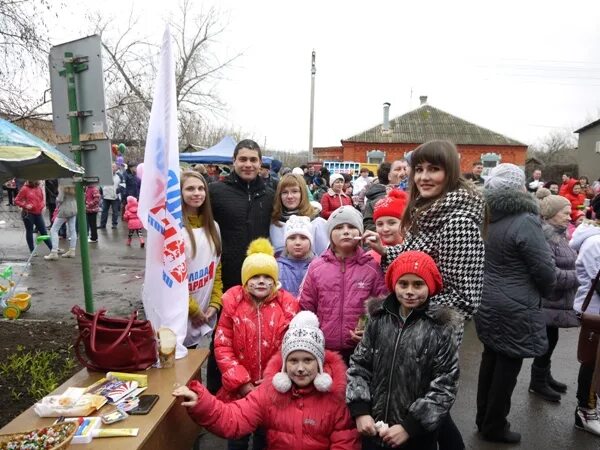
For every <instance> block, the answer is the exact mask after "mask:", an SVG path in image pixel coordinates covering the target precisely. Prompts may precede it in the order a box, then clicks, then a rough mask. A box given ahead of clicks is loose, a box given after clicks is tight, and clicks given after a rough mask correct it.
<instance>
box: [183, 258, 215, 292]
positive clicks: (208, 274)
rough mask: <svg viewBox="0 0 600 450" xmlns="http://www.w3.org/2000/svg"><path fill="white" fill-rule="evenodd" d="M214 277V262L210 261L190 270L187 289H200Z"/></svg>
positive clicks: (193, 290)
mask: <svg viewBox="0 0 600 450" xmlns="http://www.w3.org/2000/svg"><path fill="white" fill-rule="evenodd" d="M214 277H215V263H214V261H213V262H211V263H210V265H208V266H207V267H205V268H203V269H200V270H196V271H195V272H191V273H190V274H189V276H188V290H189V291H190V293H191V292H195V291H197V290H199V289H202V288H203V287H204V286H205V285H206V284H207V283H209V282H210V281H211V280H212V279H213V278H214Z"/></svg>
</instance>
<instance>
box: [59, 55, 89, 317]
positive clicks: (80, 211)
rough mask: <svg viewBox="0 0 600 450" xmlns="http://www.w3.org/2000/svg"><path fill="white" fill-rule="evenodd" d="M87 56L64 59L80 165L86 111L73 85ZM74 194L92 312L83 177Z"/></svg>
mask: <svg viewBox="0 0 600 450" xmlns="http://www.w3.org/2000/svg"><path fill="white" fill-rule="evenodd" d="M86 62H87V57H78V58H74V57H73V53H70V52H66V53H65V59H64V68H65V78H66V80H67V95H68V97H69V114H68V116H69V122H70V128H71V151H72V152H73V154H74V156H75V162H76V163H77V164H79V165H81V159H82V158H81V152H82V148H81V141H80V137H79V117H83V116H85V115H86V112H83V111H78V110H77V90H76V85H75V73H79V72H82V71H84V70H87V64H85V63H86ZM75 194H76V196H77V224H78V227H79V230H78V232H79V249H80V251H81V270H82V272H83V293H84V296H85V310H86V311H87V312H89V313H93V312H94V299H93V296H92V277H91V273H90V252H89V246H88V240H87V218H86V214H85V194H84V191H83V179H82V178H81V177H78V178H76V179H75Z"/></svg>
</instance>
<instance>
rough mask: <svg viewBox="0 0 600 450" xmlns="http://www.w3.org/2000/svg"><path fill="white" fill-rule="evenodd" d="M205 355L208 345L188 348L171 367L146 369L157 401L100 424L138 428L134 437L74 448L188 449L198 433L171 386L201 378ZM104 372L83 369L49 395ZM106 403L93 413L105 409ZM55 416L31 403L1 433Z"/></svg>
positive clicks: (84, 384) (44, 423) (46, 421)
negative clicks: (44, 413)
mask: <svg viewBox="0 0 600 450" xmlns="http://www.w3.org/2000/svg"><path fill="white" fill-rule="evenodd" d="M207 357H208V350H207V349H197V350H190V351H189V352H188V356H187V357H185V358H183V359H179V360H176V361H175V366H174V367H173V368H171V369H149V370H146V371H144V372H140V373H144V374H147V375H148V389H146V390H145V391H144V392H143V394H158V395H159V396H160V398H159V400H158V402H156V404H155V405H154V407H153V408H152V411H150V413H149V414H147V415H145V416H129V417H128V418H127V419H126V420H123V421H121V422H117V423H115V424H112V425H104V424H103V425H102V427H103V428H139V429H140V432H139V434H138V435H137V436H136V437H114V438H97V439H93V440H92V442H91V443H90V444H77V445H75V444H73V445H72V446H71V448H73V449H77V448H81V449H82V450H83V449H86V450H87V449H94V450H96V449H110V450H135V449H143V450H165V449H173V450H179V449H182V450H187V449H191V448H192V445H193V443H194V440H195V439H196V437H197V436H198V434H199V433H200V430H201V428H200V426H198V425H196V424H195V423H194V422H193V421H192V420H191V419H190V418H189V417H188V414H187V411H186V409H185V408H184V407H183V406H181V404H180V403H181V400H177V399H176V398H175V397H173V396H172V395H171V393H172V392H173V389H175V388H176V387H177V386H182V385H185V384H187V383H188V381H190V380H192V379H200V367H201V366H202V364H203V363H204V361H205V360H206V358H207ZM104 375H105V373H102V372H91V371H90V372H88V370H87V369H83V370H81V371H80V372H78V373H76V374H75V375H73V376H72V377H71V378H70V379H69V380H67V381H66V382H65V383H63V384H62V385H61V386H60V387H59V388H58V389H56V390H55V391H54V392H52V395H57V394H61V393H63V392H64V391H65V390H66V389H67V388H68V387H87V386H90V385H91V384H93V383H94V382H95V381H97V380H99V379H100V378H102V377H103V376H104ZM104 410H106V407H104V408H102V409H100V411H99V412H97V413H96V414H94V415H99V414H98V413H100V412H102V413H103V412H104ZM55 420H56V418H41V417H38V415H37V414H36V413H35V412H34V411H33V406H32V407H31V408H29V409H28V410H27V411H25V412H24V413H22V414H21V415H20V416H18V417H17V418H15V419H14V420H13V421H12V422H10V423H9V424H8V425H6V426H5V427H4V428H2V429H1V430H0V434H7V433H17V432H20V431H27V430H32V429H35V428H40V427H44V426H47V425H50V424H52V423H53V422H54V421H55Z"/></svg>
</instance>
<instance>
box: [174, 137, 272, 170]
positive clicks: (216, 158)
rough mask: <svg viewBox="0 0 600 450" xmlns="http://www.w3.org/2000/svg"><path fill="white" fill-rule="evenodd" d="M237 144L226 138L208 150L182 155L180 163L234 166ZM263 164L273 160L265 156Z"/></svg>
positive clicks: (230, 138)
mask: <svg viewBox="0 0 600 450" xmlns="http://www.w3.org/2000/svg"><path fill="white" fill-rule="evenodd" d="M236 145H237V142H235V139H233V138H232V137H231V136H225V137H224V138H223V139H221V141H220V142H219V143H218V144H216V145H213V146H212V147H210V148H207V149H206V150H200V151H199V152H193V153H181V154H180V155H179V161H182V162H186V163H190V164H198V163H202V164H232V163H233V150H234V149H235V146H236ZM262 160H263V162H266V163H269V164H270V163H271V161H272V160H273V158H270V157H268V156H263V158H262Z"/></svg>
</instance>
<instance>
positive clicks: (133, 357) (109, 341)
mask: <svg viewBox="0 0 600 450" xmlns="http://www.w3.org/2000/svg"><path fill="white" fill-rule="evenodd" d="M71 312H72V313H73V314H74V315H75V317H76V318H77V325H78V326H79V336H78V337H77V342H76V343H75V355H76V356H77V359H78V360H79V362H80V363H81V364H83V365H84V366H85V367H87V368H88V369H91V370H96V371H108V370H115V371H121V372H127V371H137V370H145V369H147V368H148V367H150V366H151V365H152V364H154V363H155V362H156V360H157V356H158V352H157V346H156V335H155V334H154V329H153V328H152V324H151V323H150V321H149V320H137V311H134V312H133V313H131V316H130V317H129V318H128V319H122V318H118V317H106V315H105V313H106V310H104V309H102V310H100V311H98V312H96V313H95V314H90V313H87V312H85V311H84V310H83V309H81V308H80V307H79V306H77V305H75V306H73V308H72V309H71ZM82 342H83V345H84V348H85V353H86V355H87V360H86V359H84V358H83V357H82V355H81V350H80V347H81V343H82Z"/></svg>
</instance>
